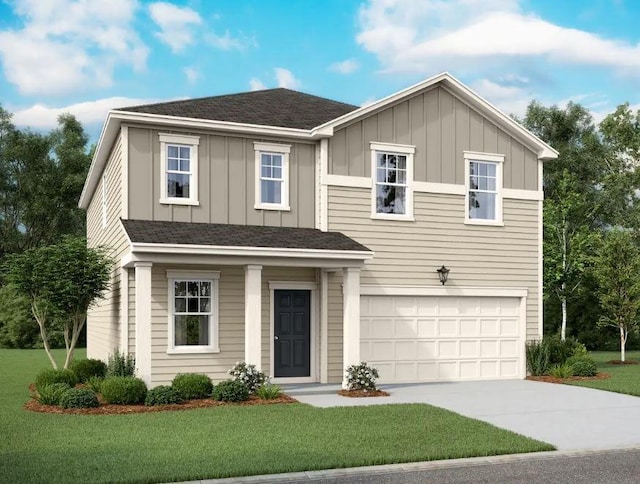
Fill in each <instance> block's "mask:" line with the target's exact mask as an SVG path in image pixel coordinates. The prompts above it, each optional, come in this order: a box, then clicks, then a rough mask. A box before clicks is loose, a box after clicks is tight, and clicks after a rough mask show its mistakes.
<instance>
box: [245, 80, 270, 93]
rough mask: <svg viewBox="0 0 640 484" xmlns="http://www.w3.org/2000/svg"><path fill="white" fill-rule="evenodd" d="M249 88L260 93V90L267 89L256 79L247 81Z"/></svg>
mask: <svg viewBox="0 0 640 484" xmlns="http://www.w3.org/2000/svg"><path fill="white" fill-rule="evenodd" d="M249 87H250V88H251V90H252V91H261V90H262V89H266V88H267V86H265V85H264V84H263V82H262V81H261V80H260V79H258V78H256V77H254V78H253V79H251V80H250V81H249Z"/></svg>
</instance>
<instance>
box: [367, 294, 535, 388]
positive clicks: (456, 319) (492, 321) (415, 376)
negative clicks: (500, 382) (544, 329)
mask: <svg viewBox="0 0 640 484" xmlns="http://www.w3.org/2000/svg"><path fill="white" fill-rule="evenodd" d="M361 299H362V300H364V302H363V303H362V304H361V308H362V310H363V314H362V324H361V334H360V336H361V347H360V349H361V358H362V359H363V360H365V361H368V362H369V363H370V364H371V365H373V366H374V367H376V368H378V371H379V372H380V382H381V383H384V382H415V381H437V380H448V381H451V380H477V379H495V378H518V377H519V376H520V375H521V371H522V367H523V365H524V362H523V361H522V358H523V353H524V352H523V351H521V350H522V346H523V344H524V343H523V342H522V341H523V338H524V334H523V333H524V328H521V327H520V326H521V325H523V322H522V320H521V319H520V317H519V316H520V315H519V310H520V306H521V305H520V298H515V297H514V298H495V297H494V298H490V297H426V296H425V297H405V296H362V298H361Z"/></svg>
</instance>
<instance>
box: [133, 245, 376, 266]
mask: <svg viewBox="0 0 640 484" xmlns="http://www.w3.org/2000/svg"><path fill="white" fill-rule="evenodd" d="M131 251H132V252H135V253H150V254H189V255H195V254H199V255H226V256H233V255H240V256H257V257H260V256H264V257H300V258H322V259H339V260H354V259H356V260H363V261H364V260H369V259H372V258H373V252H367V251H356V250H322V249H293V248H280V247H277V248H271V247H231V246H219V245H196V244H193V245H190V244H155V243H144V242H134V243H132V244H131Z"/></svg>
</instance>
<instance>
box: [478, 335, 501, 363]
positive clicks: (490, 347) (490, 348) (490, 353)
mask: <svg viewBox="0 0 640 484" xmlns="http://www.w3.org/2000/svg"><path fill="white" fill-rule="evenodd" d="M498 353H499V350H498V340H491V339H489V340H482V341H480V355H479V356H480V357H484V358H495V357H496V356H498Z"/></svg>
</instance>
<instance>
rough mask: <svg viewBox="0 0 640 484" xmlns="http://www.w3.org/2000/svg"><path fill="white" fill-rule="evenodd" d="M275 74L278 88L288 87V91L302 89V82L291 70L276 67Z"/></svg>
mask: <svg viewBox="0 0 640 484" xmlns="http://www.w3.org/2000/svg"><path fill="white" fill-rule="evenodd" d="M273 72H274V73H275V76H276V81H277V82H278V87H286V88H287V89H298V88H299V87H300V85H301V82H300V80H299V79H297V78H296V77H295V76H294V75H293V73H292V72H291V71H290V70H288V69H284V68H282V67H276V68H275V69H274V70H273Z"/></svg>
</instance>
